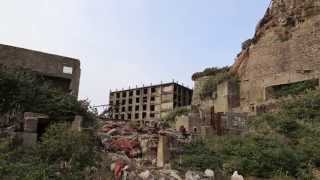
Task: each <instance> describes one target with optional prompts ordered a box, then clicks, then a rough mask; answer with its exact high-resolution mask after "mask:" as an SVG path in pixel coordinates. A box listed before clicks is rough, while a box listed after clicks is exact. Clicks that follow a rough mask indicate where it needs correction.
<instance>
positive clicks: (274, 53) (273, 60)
mask: <svg viewBox="0 0 320 180" xmlns="http://www.w3.org/2000/svg"><path fill="white" fill-rule="evenodd" d="M231 71H232V72H233V73H235V74H237V75H239V77H240V80H241V85H240V94H241V95H240V96H241V97H240V101H241V109H242V110H243V111H252V110H254V108H255V106H256V105H257V104H259V103H260V102H263V101H265V100H266V93H267V92H266V88H268V87H272V86H276V85H280V84H289V83H293V82H298V81H303V80H308V79H319V77H320V75H319V74H320V0H273V1H272V3H271V4H270V7H269V8H268V10H267V11H266V14H265V16H264V17H263V18H262V20H261V21H260V22H259V23H258V25H257V28H256V33H255V35H254V37H253V38H252V39H249V40H248V41H246V42H245V43H243V49H242V52H241V53H240V54H239V55H238V57H237V59H236V62H235V64H234V65H233V66H232V70H231Z"/></svg>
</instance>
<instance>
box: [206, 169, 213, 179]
mask: <svg viewBox="0 0 320 180" xmlns="http://www.w3.org/2000/svg"><path fill="white" fill-rule="evenodd" d="M204 174H205V176H206V177H214V171H213V170H211V169H207V170H205V171H204Z"/></svg>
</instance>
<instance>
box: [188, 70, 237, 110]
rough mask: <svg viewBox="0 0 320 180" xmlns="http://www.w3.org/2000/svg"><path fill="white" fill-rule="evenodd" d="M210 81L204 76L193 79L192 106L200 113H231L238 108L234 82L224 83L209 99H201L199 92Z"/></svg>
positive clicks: (219, 85)
mask: <svg viewBox="0 0 320 180" xmlns="http://www.w3.org/2000/svg"><path fill="white" fill-rule="evenodd" d="M209 79H210V77H209V76H204V77H201V78H198V79H195V82H194V84H195V87H194V92H193V97H192V105H193V106H195V107H197V108H198V109H199V110H200V111H202V112H204V113H205V112H207V113H210V112H211V108H214V112H231V111H233V109H234V108H237V107H239V105H240V97H239V87H238V86H239V85H238V84H237V83H236V82H232V81H224V82H222V83H220V84H218V85H217V90H216V91H215V92H213V93H212V95H211V97H208V98H206V99H201V97H200V92H201V90H202V86H203V85H204V84H205V81H208V80H209Z"/></svg>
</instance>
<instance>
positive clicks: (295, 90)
mask: <svg viewBox="0 0 320 180" xmlns="http://www.w3.org/2000/svg"><path fill="white" fill-rule="evenodd" d="M318 85H319V80H317V79H315V80H308V81H301V82H297V83H292V84H286V85H280V86H277V87H275V88H273V96H274V97H275V98H281V97H286V96H289V95H298V94H300V93H303V92H305V91H306V90H307V89H309V90H315V89H316V87H317V86H318Z"/></svg>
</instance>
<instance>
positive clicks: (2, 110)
mask: <svg viewBox="0 0 320 180" xmlns="http://www.w3.org/2000/svg"><path fill="white" fill-rule="evenodd" d="M23 112H35V113H42V114H47V115H49V116H50V118H52V121H58V120H59V121H71V120H73V118H74V116H75V115H82V116H83V117H84V124H85V125H92V124H93V123H94V116H95V114H94V111H92V108H91V107H90V106H89V103H88V102H86V101H78V100H77V98H76V97H74V96H72V95H69V94H66V93H63V92H61V91H60V90H58V89H54V88H52V87H51V86H50V84H48V83H46V81H45V80H44V78H43V77H40V76H36V75H35V74H33V73H32V72H29V71H27V70H19V71H17V72H15V70H9V69H6V68H4V67H0V115H4V114H9V115H12V116H13V117H12V118H11V119H12V122H8V123H9V124H14V123H15V122H14V120H16V119H17V117H15V116H16V115H18V114H21V113H23ZM0 124H1V123H0Z"/></svg>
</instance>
